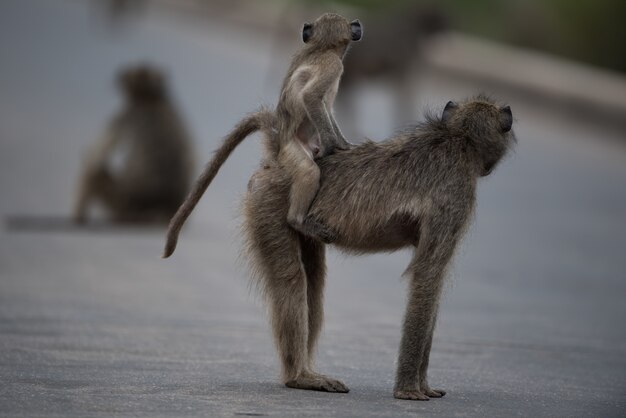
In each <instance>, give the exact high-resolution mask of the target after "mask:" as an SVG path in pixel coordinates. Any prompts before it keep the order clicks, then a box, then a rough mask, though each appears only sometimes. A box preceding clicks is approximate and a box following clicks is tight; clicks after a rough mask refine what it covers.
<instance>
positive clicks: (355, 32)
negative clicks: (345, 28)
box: [350, 19, 363, 41]
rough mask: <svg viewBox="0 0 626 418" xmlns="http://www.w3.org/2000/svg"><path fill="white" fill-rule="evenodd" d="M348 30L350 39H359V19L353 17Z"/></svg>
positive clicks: (360, 30) (360, 36)
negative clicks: (350, 34)
mask: <svg viewBox="0 0 626 418" xmlns="http://www.w3.org/2000/svg"><path fill="white" fill-rule="evenodd" d="M350 30H351V31H352V40H353V41H360V40H361V38H362V37H363V26H361V22H359V19H355V20H353V21H352V22H351V23H350Z"/></svg>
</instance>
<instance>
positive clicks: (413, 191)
mask: <svg viewBox="0 0 626 418" xmlns="http://www.w3.org/2000/svg"><path fill="white" fill-rule="evenodd" d="M512 122H513V120H512V114H511V109H510V108H509V107H508V106H506V107H500V106H498V105H496V104H495V103H493V102H492V101H490V100H488V99H487V98H484V97H478V98H477V99H475V100H470V101H467V102H465V103H461V104H458V105H457V104H455V103H453V102H449V103H448V104H447V105H446V107H445V109H444V111H443V115H442V116H441V117H429V118H428V119H427V120H426V122H424V123H423V124H420V125H417V126H415V127H413V128H411V129H409V130H407V131H405V132H403V133H401V134H399V135H396V136H394V137H392V138H390V139H388V140H386V141H384V142H381V143H373V142H366V143H364V144H362V145H359V146H355V147H354V148H351V149H349V150H346V151H338V152H337V153H336V154H334V155H330V156H327V157H325V158H323V159H321V160H320V161H319V165H320V168H321V172H322V176H321V186H320V189H319V191H318V193H317V196H316V198H315V200H314V201H313V204H312V206H311V209H310V212H309V216H310V217H312V218H314V219H316V220H318V221H320V222H322V223H324V224H325V225H328V226H329V227H330V228H332V229H333V230H335V231H336V232H337V239H336V241H335V242H334V244H335V245H337V246H338V247H339V248H340V249H342V250H344V251H345V252H347V253H356V254H364V253H370V252H379V251H392V250H397V249H400V248H405V247H409V246H412V247H413V248H414V256H413V259H412V261H411V263H410V264H409V266H408V268H407V270H406V272H405V275H406V276H407V277H408V280H409V283H408V284H409V299H408V305H407V308H406V314H405V319H404V325H403V336H402V341H401V343H400V354H399V359H398V369H397V375H396V383H395V389H394V396H395V397H396V398H400V399H411V400H418V399H419V400H427V399H429V398H432V397H434V398H438V397H441V396H443V395H444V394H445V392H444V391H443V390H438V389H432V388H431V387H430V385H429V384H428V380H427V369H428V359H429V354H430V348H431V343H432V336H433V330H434V327H435V322H436V318H437V308H438V305H439V295H440V293H441V288H442V283H443V279H444V275H445V271H446V267H447V266H448V264H449V261H450V259H451V258H452V255H453V253H454V249H455V248H456V246H457V243H458V242H459V239H460V238H461V236H462V235H463V232H464V230H465V228H466V227H467V225H468V220H469V218H470V217H471V215H472V212H473V209H474V202H475V197H476V193H475V190H476V183H477V179H478V178H479V177H481V176H485V175H487V174H489V173H490V172H491V171H492V170H493V168H494V167H495V166H496V164H497V163H498V162H499V161H500V160H501V158H502V157H503V156H504V155H505V153H506V151H507V150H508V149H509V147H511V145H512V143H513V135H512V133H511V132H510V131H511V125H512ZM290 188H291V180H290V176H289V174H288V173H286V172H285V170H284V169H283V168H282V167H281V166H280V164H279V163H278V162H277V161H276V160H271V159H270V160H267V161H265V162H264V166H263V167H262V168H260V169H259V170H257V172H256V173H255V174H254V175H253V177H252V179H251V181H250V183H249V190H248V193H247V196H246V198H245V200H244V218H245V223H244V231H245V233H246V238H247V248H248V253H249V255H250V258H251V266H252V270H253V271H254V273H255V274H256V276H257V279H258V284H259V287H260V288H261V290H262V293H263V294H264V295H265V297H266V298H267V300H268V303H269V307H270V313H271V325H272V328H273V333H274V337H275V340H276V345H277V347H278V351H279V355H280V359H281V362H282V370H283V380H284V382H285V384H286V385H287V386H289V387H294V388H300V389H313V390H324V391H330V392H347V391H348V389H347V388H346V386H345V385H344V384H343V383H341V382H340V381H337V380H335V379H331V378H328V377H326V376H323V375H320V374H318V373H316V372H314V371H313V354H314V349H315V345H316V341H317V338H318V335H319V332H320V329H321V326H322V317H323V306H322V299H323V288H324V281H325V273H326V267H325V262H324V257H325V246H324V244H322V243H320V242H319V241H315V240H312V239H309V238H307V237H305V236H303V235H301V234H298V233H297V232H296V231H294V230H293V229H291V228H289V226H288V225H287V224H286V222H285V215H286V213H287V211H288V208H287V206H286V204H285V201H286V199H287V196H288V194H289V192H290ZM338 202H340V203H338Z"/></svg>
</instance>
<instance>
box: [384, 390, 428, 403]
mask: <svg viewBox="0 0 626 418" xmlns="http://www.w3.org/2000/svg"><path fill="white" fill-rule="evenodd" d="M393 397H394V398H396V399H406V400H409V401H427V400H429V399H430V398H429V397H428V396H426V394H424V393H423V392H421V391H419V390H396V391H394V392H393Z"/></svg>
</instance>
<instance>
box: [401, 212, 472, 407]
mask: <svg viewBox="0 0 626 418" xmlns="http://www.w3.org/2000/svg"><path fill="white" fill-rule="evenodd" d="M443 215H444V214H438V216H440V217H441V219H443V220H445V217H444V216H443ZM429 231H436V233H437V234H429ZM458 231H460V227H459V226H457V225H454V223H449V224H445V223H443V224H439V225H430V226H429V227H428V228H427V227H425V228H424V230H423V234H422V237H421V238H420V243H419V245H418V248H417V249H416V251H415V255H414V257H413V260H412V261H411V264H410V265H409V267H408V269H407V273H408V274H409V276H410V277H409V300H408V304H407V308H406V313H405V317H404V325H403V333H402V340H401V342H400V355H399V358H398V370H397V373H396V385H395V388H394V396H395V397H396V398H399V399H410V400H428V399H429V397H436V398H439V397H441V396H443V394H445V392H444V391H442V390H433V389H431V388H430V386H429V385H428V381H427V369H428V360H429V356H430V347H431V344H432V337H433V331H434V328H435V323H436V318H437V308H438V305H439V296H440V293H441V287H442V283H443V279H444V274H445V270H446V267H447V265H448V263H449V261H450V259H451V258H452V254H453V251H454V248H455V246H456V242H457V240H458V239H457V238H458Z"/></svg>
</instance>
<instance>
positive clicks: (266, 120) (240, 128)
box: [161, 108, 274, 258]
mask: <svg viewBox="0 0 626 418" xmlns="http://www.w3.org/2000/svg"><path fill="white" fill-rule="evenodd" d="M273 125H274V113H273V112H271V111H269V110H267V109H264V108H263V109H261V110H259V111H257V112H255V113H252V114H250V115H248V116H246V117H245V118H243V119H242V120H241V121H239V123H238V124H237V125H236V126H235V129H233V130H232V131H231V133H229V134H228V136H226V138H225V139H224V142H223V144H222V146H221V147H219V148H218V149H217V150H216V151H215V156H214V157H213V159H212V160H211V161H210V162H209V163H208V164H207V165H206V167H205V169H204V171H203V172H202V174H201V175H200V177H199V178H198V180H196V183H195V184H194V185H193V188H192V189H191V192H189V195H188V196H187V198H186V199H185V201H184V202H183V203H182V205H180V207H179V208H178V211H177V212H176V214H175V215H174V217H173V218H172V220H171V221H170V224H169V227H168V229H167V238H166V242H165V249H164V250H163V255H162V256H161V257H162V258H167V257H169V256H170V255H172V254H173V253H174V250H175V249H176V243H177V242H178V234H179V232H180V230H181V228H182V227H183V224H184V223H185V221H186V220H187V218H188V217H189V215H190V214H191V212H192V211H193V210H194V208H195V207H196V205H197V204H198V201H199V200H200V198H201V197H202V195H203V194H204V192H205V191H206V189H207V188H208V187H209V184H211V181H213V178H214V177H215V175H216V174H217V172H218V171H219V169H220V167H221V166H222V164H224V161H226V159H227V158H228V157H229V156H230V154H231V153H232V152H233V151H234V149H235V148H236V147H237V145H239V144H240V143H241V142H242V141H243V140H244V139H245V138H246V137H247V136H248V135H250V134H252V133H254V132H256V131H258V130H269V129H272V128H273Z"/></svg>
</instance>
